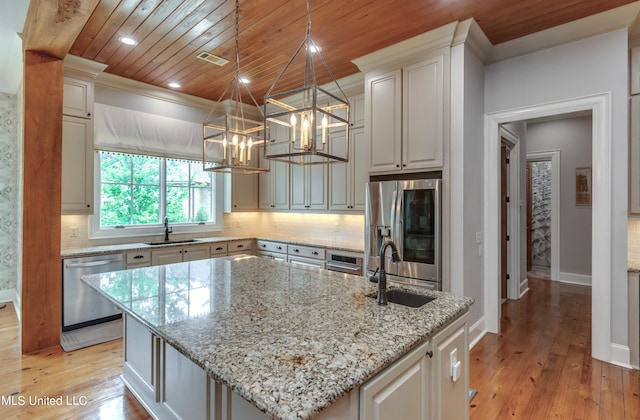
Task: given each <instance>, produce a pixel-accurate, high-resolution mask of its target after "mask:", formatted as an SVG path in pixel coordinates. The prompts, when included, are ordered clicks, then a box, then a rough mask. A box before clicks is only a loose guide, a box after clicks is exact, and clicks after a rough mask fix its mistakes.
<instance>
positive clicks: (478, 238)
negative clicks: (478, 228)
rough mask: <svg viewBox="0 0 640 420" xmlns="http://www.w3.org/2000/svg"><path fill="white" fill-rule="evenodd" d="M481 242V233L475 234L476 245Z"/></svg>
mask: <svg viewBox="0 0 640 420" xmlns="http://www.w3.org/2000/svg"><path fill="white" fill-rule="evenodd" d="M481 242H482V232H476V243H477V244H479V243H481Z"/></svg>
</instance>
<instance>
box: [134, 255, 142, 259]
mask: <svg viewBox="0 0 640 420" xmlns="http://www.w3.org/2000/svg"><path fill="white" fill-rule="evenodd" d="M140 258H144V255H136V256H135V257H133V259H134V260H139V259H140Z"/></svg>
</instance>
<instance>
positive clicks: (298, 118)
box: [263, 0, 349, 165]
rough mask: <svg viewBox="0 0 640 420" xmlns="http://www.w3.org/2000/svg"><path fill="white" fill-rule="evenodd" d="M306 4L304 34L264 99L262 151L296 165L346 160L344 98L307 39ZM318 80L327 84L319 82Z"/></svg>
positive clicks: (347, 147)
mask: <svg viewBox="0 0 640 420" xmlns="http://www.w3.org/2000/svg"><path fill="white" fill-rule="evenodd" d="M306 3H307V30H306V36H305V38H304V40H303V41H302V43H301V44H300V46H299V47H298V49H297V50H296V52H295V53H294V55H293V57H291V59H290V60H289V62H288V63H287V65H286V66H285V68H284V69H283V70H282V72H281V73H280V75H279V76H278V77H277V78H276V80H275V81H274V82H273V85H271V88H270V89H269V91H268V92H267V94H266V95H265V98H264V116H265V118H264V125H265V127H266V126H267V125H268V126H269V127H270V136H271V141H265V143H264V145H263V147H264V155H265V157H266V158H268V159H272V160H277V161H284V162H289V163H295V164H299V165H313V164H325V163H335V162H348V161H349V101H348V99H347V97H346V95H345V94H344V92H343V91H342V88H340V85H339V84H338V82H337V81H336V78H335V77H334V75H333V73H332V72H331V70H330V69H329V66H328V65H327V62H326V61H325V59H324V57H323V56H322V52H321V49H320V48H319V47H318V46H317V45H316V43H315V42H313V40H312V39H311V36H310V34H311V12H310V7H309V0H307V2H306ZM302 60H304V62H303V61H302ZM300 69H304V70H303V71H302V72H300ZM318 80H323V81H328V83H326V84H324V85H322V86H318ZM265 140H267V137H265ZM332 140H336V141H332Z"/></svg>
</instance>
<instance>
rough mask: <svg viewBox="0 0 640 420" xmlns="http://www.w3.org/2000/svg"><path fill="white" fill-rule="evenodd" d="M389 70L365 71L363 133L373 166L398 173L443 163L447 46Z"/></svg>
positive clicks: (372, 170)
mask: <svg viewBox="0 0 640 420" xmlns="http://www.w3.org/2000/svg"><path fill="white" fill-rule="evenodd" d="M421 58H422V60H421V61H419V62H417V63H413V64H408V65H405V66H404V67H402V68H399V69H395V70H392V71H388V72H385V73H378V72H375V73H372V74H370V75H367V77H366V82H365V133H366V136H367V138H369V139H370V147H369V172H370V173H398V172H417V171H422V170H432V169H442V167H443V166H444V144H445V121H446V120H445V118H446V117H445V114H446V112H445V107H446V105H447V103H448V102H447V101H446V97H447V95H448V87H447V83H448V79H447V78H446V77H445V74H446V71H447V68H446V63H447V62H448V59H449V49H448V48H440V49H438V50H435V51H432V52H430V53H428V54H424V55H422V56H421Z"/></svg>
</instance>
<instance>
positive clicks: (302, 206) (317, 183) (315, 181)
mask: <svg viewBox="0 0 640 420" xmlns="http://www.w3.org/2000/svg"><path fill="white" fill-rule="evenodd" d="M327 166H330V165H291V168H290V169H291V206H290V208H291V209H292V210H326V209H327V169H326V167H327Z"/></svg>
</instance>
